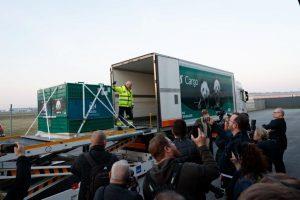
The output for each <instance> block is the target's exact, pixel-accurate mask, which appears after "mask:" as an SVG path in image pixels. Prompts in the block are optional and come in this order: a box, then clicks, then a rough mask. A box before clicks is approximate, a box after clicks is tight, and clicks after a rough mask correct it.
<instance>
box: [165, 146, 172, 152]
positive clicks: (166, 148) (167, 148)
mask: <svg viewBox="0 0 300 200" xmlns="http://www.w3.org/2000/svg"><path fill="white" fill-rule="evenodd" d="M164 150H165V152H166V153H169V152H171V151H172V150H171V148H170V147H169V146H165V147H164Z"/></svg>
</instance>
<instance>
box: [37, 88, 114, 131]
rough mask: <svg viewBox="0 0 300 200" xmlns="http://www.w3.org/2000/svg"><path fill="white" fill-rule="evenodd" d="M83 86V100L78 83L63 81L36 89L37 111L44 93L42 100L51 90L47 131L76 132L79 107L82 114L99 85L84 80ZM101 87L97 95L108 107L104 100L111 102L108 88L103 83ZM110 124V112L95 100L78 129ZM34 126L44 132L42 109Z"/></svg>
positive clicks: (95, 128) (80, 118)
mask: <svg viewBox="0 0 300 200" xmlns="http://www.w3.org/2000/svg"><path fill="white" fill-rule="evenodd" d="M86 86H87V87H88V89H86V88H85V90H84V91H85V94H84V96H85V98H84V101H83V86H82V84H80V83H65V84H62V85H58V86H54V87H50V88H46V89H44V90H39V91H38V94H37V99H38V110H39V111H40V110H41V109H42V108H43V105H44V96H45V101H47V100H48V99H49V98H50V96H51V94H52V93H53V92H54V91H55V92H54V93H53V95H52V97H51V99H50V100H49V101H48V104H47V116H48V119H49V120H48V122H49V128H50V132H51V133H77V131H78V129H79V127H80V125H81V123H82V121H83V119H84V117H83V111H84V110H85V115H86V114H87V112H88V110H89V109H90V107H91V106H92V102H93V100H94V95H93V94H92V93H94V94H95V95H96V94H97V92H98V91H99V89H100V85H90V84H87V85H86ZM102 88H103V89H102V91H101V92H100V94H99V96H98V98H99V99H100V100H101V101H102V102H103V103H104V104H105V105H106V106H107V107H108V108H109V109H110V110H112V108H111V106H110V104H109V102H108V100H109V101H110V103H112V89H111V87H110V86H106V85H102ZM89 90H90V91H91V92H92V93H91V92H90V91H89ZM107 99H108V100H107ZM83 106H84V108H83ZM49 117H50V118H49ZM113 125H114V118H113V115H112V114H111V112H110V111H108V110H107V109H106V108H105V106H103V105H102V104H101V103H100V102H99V101H98V100H97V101H96V102H95V104H94V106H93V107H92V109H91V111H90V113H89V115H88V118H87V120H86V123H85V125H84V126H83V128H82V130H81V132H89V131H94V130H104V129H109V128H113ZM38 130H39V131H44V132H48V130H47V122H46V112H45V111H42V113H41V115H40V117H39V119H38Z"/></svg>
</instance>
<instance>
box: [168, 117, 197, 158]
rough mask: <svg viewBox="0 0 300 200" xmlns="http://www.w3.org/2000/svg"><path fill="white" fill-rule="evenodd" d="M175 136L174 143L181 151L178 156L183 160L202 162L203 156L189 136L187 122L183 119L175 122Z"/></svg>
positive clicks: (173, 130) (173, 129)
mask: <svg viewBox="0 0 300 200" xmlns="http://www.w3.org/2000/svg"><path fill="white" fill-rule="evenodd" d="M172 133H173V136H174V137H175V139H174V141H173V143H174V144H175V146H176V147H177V149H178V150H179V152H180V157H179V158H177V160H178V161H181V162H194V163H198V164H200V163H201V157H200V155H199V151H198V148H197V145H196V144H195V143H194V142H193V141H192V140H191V139H190V138H188V137H187V127H186V123H185V121H184V120H182V119H178V120H176V121H175V122H174V124H173V128H172Z"/></svg>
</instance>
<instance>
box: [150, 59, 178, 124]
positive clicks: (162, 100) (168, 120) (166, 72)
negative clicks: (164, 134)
mask: <svg viewBox="0 0 300 200" xmlns="http://www.w3.org/2000/svg"><path fill="white" fill-rule="evenodd" d="M156 59H157V62H156V64H157V68H156V70H157V73H156V76H157V77H156V80H158V102H159V112H160V127H162V128H167V127H170V126H172V125H173V123H174V121H175V120H176V119H181V118H182V114H181V95H180V80H179V65H178V60H177V59H175V58H169V57H165V56H162V55H157V57H156Z"/></svg>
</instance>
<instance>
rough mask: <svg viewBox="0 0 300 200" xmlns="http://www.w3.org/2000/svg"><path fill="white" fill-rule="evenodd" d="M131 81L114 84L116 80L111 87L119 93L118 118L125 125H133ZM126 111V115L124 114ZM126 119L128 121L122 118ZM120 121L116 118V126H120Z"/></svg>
mask: <svg viewBox="0 0 300 200" xmlns="http://www.w3.org/2000/svg"><path fill="white" fill-rule="evenodd" d="M131 88H132V82H131V81H126V83H125V84H124V85H122V86H116V81H114V82H113V86H112V89H113V91H114V92H116V93H118V94H119V119H120V120H122V122H123V123H124V124H126V125H129V126H132V125H133V112H132V109H133V94H132V89H131ZM124 113H126V115H124ZM124 119H126V120H127V121H128V122H129V124H128V123H126V121H125V120H124ZM121 125H122V123H121V122H120V121H119V120H118V121H117V126H121Z"/></svg>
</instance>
